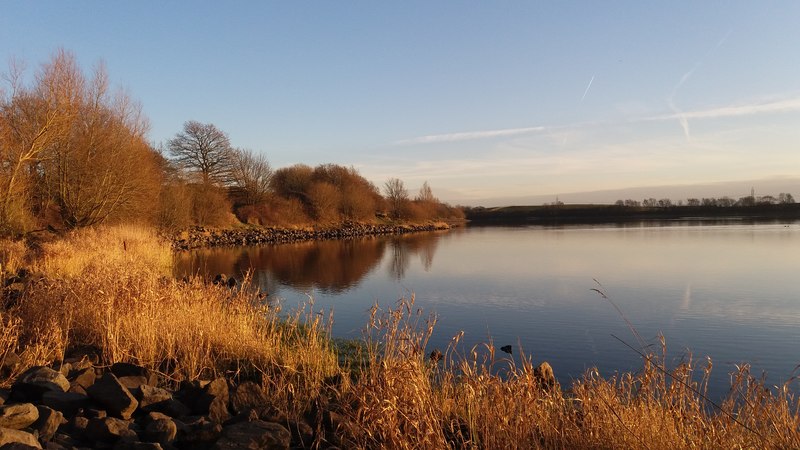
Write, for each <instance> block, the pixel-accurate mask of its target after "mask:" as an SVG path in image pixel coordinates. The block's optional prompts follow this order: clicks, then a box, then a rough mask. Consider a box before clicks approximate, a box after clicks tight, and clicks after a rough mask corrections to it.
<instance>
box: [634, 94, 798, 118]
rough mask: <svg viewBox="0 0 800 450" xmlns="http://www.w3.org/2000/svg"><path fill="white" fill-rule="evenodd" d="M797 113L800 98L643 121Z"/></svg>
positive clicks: (683, 113)
mask: <svg viewBox="0 0 800 450" xmlns="http://www.w3.org/2000/svg"><path fill="white" fill-rule="evenodd" d="M795 111H800V97H794V98H787V99H781V100H771V101H762V102H753V103H748V104H742V105H730V106H721V107H717V108H710V109H703V110H696V111H682V112H676V113H674V114H665V115H661V116H653V117H647V118H645V119H643V120H645V121H653V120H675V119H678V120H681V119H718V118H723V117H738V116H752V115H757V114H774V113H786V112H795Z"/></svg>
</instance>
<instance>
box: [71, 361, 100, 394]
mask: <svg viewBox="0 0 800 450" xmlns="http://www.w3.org/2000/svg"><path fill="white" fill-rule="evenodd" d="M95 380H97V374H96V373H95V371H94V368H93V367H91V366H90V367H87V368H84V369H81V370H77V371H73V372H72V374H71V376H70V387H75V386H80V387H82V388H83V389H88V388H89V386H91V385H93V384H94V382H95Z"/></svg>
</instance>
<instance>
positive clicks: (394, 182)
mask: <svg viewBox="0 0 800 450" xmlns="http://www.w3.org/2000/svg"><path fill="white" fill-rule="evenodd" d="M383 193H384V195H385V196H386V201H387V202H389V208H390V210H391V213H392V216H393V217H396V218H399V217H402V215H403V207H404V206H405V203H407V202H408V189H406V186H405V183H403V180H401V179H399V178H389V179H388V180H386V183H384V184H383Z"/></svg>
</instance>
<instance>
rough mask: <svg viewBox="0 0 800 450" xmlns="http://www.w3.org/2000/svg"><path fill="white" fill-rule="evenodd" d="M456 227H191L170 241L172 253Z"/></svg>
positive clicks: (406, 225) (378, 225)
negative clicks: (173, 251)
mask: <svg viewBox="0 0 800 450" xmlns="http://www.w3.org/2000/svg"><path fill="white" fill-rule="evenodd" d="M455 226H458V225H457V224H452V223H445V222H436V223H428V224H366V223H354V222H348V223H343V224H341V225H339V226H335V227H325V228H313V229H292V228H280V227H258V228H256V227H252V228H225V229H213V228H205V227H192V228H190V229H188V230H184V231H181V232H178V233H176V234H174V235H172V236H171V237H170V238H169V240H170V242H171V245H172V249H173V250H175V251H186V250H193V249H198V248H210V247H234V246H248V245H264V244H290V243H293V242H304V241H322V240H332V239H352V238H358V237H364V236H379V235H389V234H397V235H399V234H407V233H418V232H425V231H444V230H449V229H451V228H453V227H455Z"/></svg>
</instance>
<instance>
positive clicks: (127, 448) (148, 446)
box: [114, 441, 164, 450]
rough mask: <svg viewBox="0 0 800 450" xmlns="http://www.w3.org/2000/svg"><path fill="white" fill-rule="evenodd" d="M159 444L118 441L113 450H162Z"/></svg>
mask: <svg viewBox="0 0 800 450" xmlns="http://www.w3.org/2000/svg"><path fill="white" fill-rule="evenodd" d="M163 448H164V447H162V446H161V445H160V444H158V443H155V442H139V441H133V442H128V441H120V442H118V443H117V445H115V446H114V450H162V449H163Z"/></svg>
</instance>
